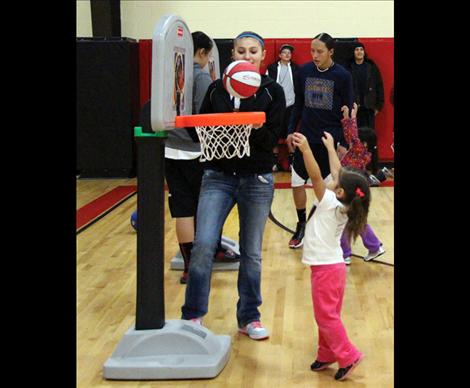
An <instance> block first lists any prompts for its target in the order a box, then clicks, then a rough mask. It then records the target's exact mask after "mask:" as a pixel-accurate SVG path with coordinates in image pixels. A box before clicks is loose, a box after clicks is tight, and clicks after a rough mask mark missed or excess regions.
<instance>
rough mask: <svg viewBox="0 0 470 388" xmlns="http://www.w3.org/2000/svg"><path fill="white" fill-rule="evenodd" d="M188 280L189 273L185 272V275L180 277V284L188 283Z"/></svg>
mask: <svg viewBox="0 0 470 388" xmlns="http://www.w3.org/2000/svg"><path fill="white" fill-rule="evenodd" d="M187 282H188V273H187V272H183V275H182V276H181V277H180V284H186V283H187Z"/></svg>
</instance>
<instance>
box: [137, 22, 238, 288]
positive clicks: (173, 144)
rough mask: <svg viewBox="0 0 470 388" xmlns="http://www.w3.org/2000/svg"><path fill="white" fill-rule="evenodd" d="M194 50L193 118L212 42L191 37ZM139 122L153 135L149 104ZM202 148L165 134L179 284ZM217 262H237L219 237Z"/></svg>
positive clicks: (191, 231)
mask: <svg viewBox="0 0 470 388" xmlns="http://www.w3.org/2000/svg"><path fill="white" fill-rule="evenodd" d="M191 35H192V38H193V47H194V60H193V63H194V68H193V101H192V104H193V108H192V112H193V114H198V113H199V110H200V108H201V104H202V101H203V99H204V96H205V94H206V91H207V89H208V87H209V85H210V84H211V83H212V81H213V80H212V79H211V76H210V75H209V73H208V72H206V71H204V70H203V68H204V67H205V66H206V65H207V63H208V62H209V58H210V54H211V50H212V47H213V42H212V40H211V38H210V37H209V36H207V35H206V34H205V33H204V32H201V31H195V32H193V33H192V34H191ZM141 116H142V118H141V122H142V126H143V130H144V131H148V130H149V131H152V130H151V124H150V100H149V101H148V102H147V103H146V104H145V105H144V107H143V108H142V114H141ZM200 155H201V146H200V144H199V143H195V142H194V141H193V139H192V138H191V136H189V134H188V131H187V130H186V129H185V128H175V129H173V130H171V131H168V138H167V140H166V142H165V178H166V182H167V184H168V189H169V195H168V205H169V208H170V214H171V217H172V218H175V220H176V238H177V240H178V244H179V248H180V252H181V255H182V257H183V260H184V269H183V275H182V276H181V278H180V283H182V284H186V281H187V278H188V269H189V261H190V259H191V250H192V248H193V241H194V235H195V224H196V222H195V216H196V212H197V205H198V199H199V191H200V188H201V180H202V173H203V163H201V162H200V161H199V157H200ZM215 259H216V260H221V261H222V260H226V261H233V260H238V257H237V256H236V255H235V252H233V251H231V250H226V249H223V248H222V245H221V236H220V238H219V244H218V248H217V251H216V253H215Z"/></svg>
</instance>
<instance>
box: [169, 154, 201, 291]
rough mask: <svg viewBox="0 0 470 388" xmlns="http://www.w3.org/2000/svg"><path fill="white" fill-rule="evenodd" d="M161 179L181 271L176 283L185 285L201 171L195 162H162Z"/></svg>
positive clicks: (199, 165) (196, 161) (172, 160)
mask: <svg viewBox="0 0 470 388" xmlns="http://www.w3.org/2000/svg"><path fill="white" fill-rule="evenodd" d="M165 178H166V181H167V184H168V189H169V195H168V205H169V208H170V213H171V216H172V217H173V218H175V224H176V238H177V240H178V244H179V248H180V251H181V255H182V256H183V262H184V268H183V275H182V277H181V279H180V283H182V284H184V283H186V280H187V276H188V269H189V261H190V259H191V249H192V245H193V240H194V233H195V232H194V229H195V220H194V216H195V214H196V211H197V202H198V197H199V190H200V186H201V178H202V168H201V163H200V162H199V160H198V159H194V160H175V159H169V158H165Z"/></svg>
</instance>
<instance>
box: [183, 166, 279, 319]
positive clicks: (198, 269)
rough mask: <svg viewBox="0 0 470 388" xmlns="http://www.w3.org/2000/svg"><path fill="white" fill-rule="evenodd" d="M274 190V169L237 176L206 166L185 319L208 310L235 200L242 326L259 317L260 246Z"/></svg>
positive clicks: (238, 312)
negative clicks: (221, 238) (220, 247)
mask: <svg viewBox="0 0 470 388" xmlns="http://www.w3.org/2000/svg"><path fill="white" fill-rule="evenodd" d="M273 195H274V182H273V175H272V173H267V174H250V175H233V174H228V173H223V172H219V171H214V170H205V171H204V175H203V177H202V184H201V191H200V195H199V203H198V210H197V227H196V238H195V240H194V245H193V249H192V251H191V261H190V264H189V278H188V283H187V284H186V300H185V303H184V305H183V307H182V308H181V311H182V319H191V318H199V317H202V316H204V315H205V314H206V313H207V311H208V303H209V292H210V282H211V275H212V263H213V258H214V253H215V250H216V248H217V243H218V239H219V236H220V233H221V231H222V227H223V225H224V223H225V220H226V218H227V216H228V214H229V213H230V211H231V210H232V208H233V206H234V205H235V204H237V207H238V214H239V222H240V232H239V245H240V268H239V271H238V297H239V299H238V303H237V321H238V326H239V327H243V326H245V325H247V324H248V323H250V322H253V321H257V320H259V319H260V312H259V311H258V307H259V306H260V305H261V303H262V300H261V245H262V242H263V233H264V226H265V225H266V220H267V218H268V215H269V211H270V209H271V203H272V201H273Z"/></svg>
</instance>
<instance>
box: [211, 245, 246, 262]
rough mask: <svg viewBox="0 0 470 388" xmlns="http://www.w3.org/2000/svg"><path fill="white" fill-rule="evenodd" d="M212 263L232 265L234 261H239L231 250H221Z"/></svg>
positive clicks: (238, 257) (237, 256)
mask: <svg viewBox="0 0 470 388" xmlns="http://www.w3.org/2000/svg"><path fill="white" fill-rule="evenodd" d="M214 261H215V262H217V263H232V262H234V261H240V256H239V255H237V254H236V253H235V252H234V251H232V250H231V249H224V248H222V249H220V250H218V251H217V252H216V254H215V257H214Z"/></svg>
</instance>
